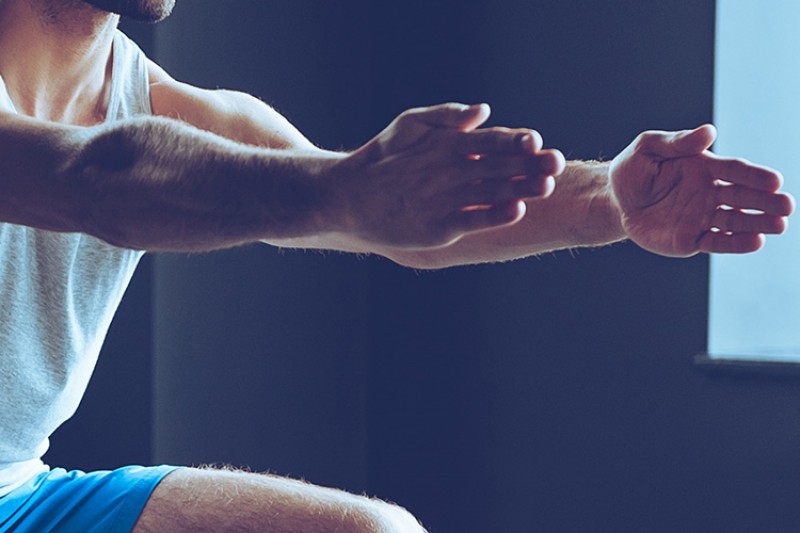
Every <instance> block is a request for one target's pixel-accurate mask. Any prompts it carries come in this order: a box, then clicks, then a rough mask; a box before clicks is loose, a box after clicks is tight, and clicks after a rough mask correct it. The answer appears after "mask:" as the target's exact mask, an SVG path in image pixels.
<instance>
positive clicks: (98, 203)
mask: <svg viewBox="0 0 800 533" xmlns="http://www.w3.org/2000/svg"><path fill="white" fill-rule="evenodd" d="M0 136H1V137H2V138H0V141H2V142H3V143H4V144H5V149H4V151H5V150H6V149H9V148H10V147H16V151H12V150H9V151H8V152H7V153H8V156H7V157H12V156H13V159H14V164H12V165H6V168H5V169H4V175H3V176H2V177H0V186H2V189H3V195H2V197H0V220H4V221H7V222H14V223H19V224H24V225H30V226H35V227H39V228H42V229H49V230H54V231H74V232H84V233H88V234H91V235H94V236H96V237H99V238H101V239H103V240H106V241H108V242H110V243H112V244H115V245H118V246H123V247H129V248H139V249H147V250H187V251H202V250H211V249H216V248H224V247H229V246H233V245H236V244H239V243H243V242H250V241H255V240H258V239H264V238H284V237H297V236H302V235H309V234H316V233H318V232H319V231H320V229H321V228H322V227H328V228H329V229H333V228H334V227H335V224H333V223H332V222H331V221H330V220H327V219H326V220H322V219H323V218H324V214H323V213H324V211H325V208H324V207H323V206H324V205H326V203H328V202H329V199H328V198H326V197H325V196H326V195H327V194H328V192H326V191H328V190H329V189H328V188H325V187H321V186H320V184H319V183H318V177H319V175H320V173H321V171H322V170H324V169H327V168H329V167H331V166H333V165H334V164H335V163H336V162H337V161H338V160H340V159H341V158H342V157H343V156H341V155H339V154H334V153H330V152H323V151H313V152H302V153H300V152H297V153H295V152H291V153H290V152H285V151H283V152H281V151H270V150H265V149H261V148H253V147H246V146H244V145H240V144H237V143H233V142H231V141H227V140H224V139H222V138H219V137H217V136H214V135H211V134H207V133H205V132H201V131H199V130H195V129H194V128H191V127H188V126H186V125H184V124H181V123H179V122H176V121H170V120H163V119H153V118H144V119H137V120H135V121H130V122H121V123H117V124H114V125H110V126H104V127H101V128H89V129H81V128H70V127H61V126H56V125H52V124H42V123H37V122H35V121H29V120H24V119H20V120H19V124H16V125H15V127H13V128H2V133H0Z"/></svg>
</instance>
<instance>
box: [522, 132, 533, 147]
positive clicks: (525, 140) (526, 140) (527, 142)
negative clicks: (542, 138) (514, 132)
mask: <svg viewBox="0 0 800 533" xmlns="http://www.w3.org/2000/svg"><path fill="white" fill-rule="evenodd" d="M519 145H520V146H521V147H522V148H531V149H532V148H533V135H531V134H530V133H526V134H525V135H523V136H522V137H520V138H519Z"/></svg>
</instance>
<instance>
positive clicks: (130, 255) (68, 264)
mask: <svg viewBox="0 0 800 533" xmlns="http://www.w3.org/2000/svg"><path fill="white" fill-rule="evenodd" d="M0 109H3V110H5V111H12V112H16V110H15V109H14V105H13V103H12V102H11V99H10V98H9V96H8V91H7V90H6V88H5V84H4V83H3V81H2V78H0ZM150 113H151V109H150V93H149V83H148V77H147V65H146V61H145V57H144V54H143V53H142V52H141V50H139V48H138V47H137V46H136V45H135V44H134V43H133V42H132V41H131V40H129V39H128V38H127V37H126V36H124V35H123V34H122V33H120V32H117V33H116V35H115V36H114V44H113V59H112V74H111V90H110V97H109V103H108V113H107V116H106V122H108V121H113V120H119V119H122V118H126V117H130V116H134V115H141V114H150ZM141 256H142V252H138V251H132V250H124V249H121V248H116V247H113V246H111V245H109V244H106V243H104V242H102V241H100V240H98V239H95V238H94V237H90V236H88V235H83V234H79V233H55V232H49V231H43V230H38V229H33V228H29V227H25V226H18V225H15V224H6V223H0V496H2V495H5V494H7V493H9V492H11V491H12V490H13V489H15V488H16V487H18V486H19V485H21V484H23V483H24V482H25V481H27V480H28V479H30V478H31V477H32V476H34V475H36V474H38V473H39V472H42V471H45V470H47V468H48V467H47V466H45V465H44V464H43V463H42V459H41V457H42V455H43V454H44V453H45V452H46V451H47V448H48V446H49V440H48V438H49V436H50V435H51V434H52V433H53V431H55V430H56V428H58V426H60V425H61V424H62V423H63V422H64V421H65V420H67V419H68V418H69V417H71V416H72V414H73V413H74V412H75V410H76V409H77V407H78V404H79V403H80V400H81V397H82V396H83V393H84V392H85V390H86V385H87V384H88V382H89V377H90V376H91V374H92V371H93V370H94V366H95V363H96V361H97V356H98V354H99V353H100V347H101V345H102V343H103V340H104V338H105V335H106V332H107V330H108V327H109V325H110V324H111V318H112V317H113V315H114V312H115V310H116V308H117V306H118V305H119V302H120V299H121V298H122V294H123V292H124V291H125V288H126V287H127V285H128V282H129V281H130V279H131V276H132V275H133V271H134V269H135V268H136V264H137V263H138V261H139V259H140V258H141Z"/></svg>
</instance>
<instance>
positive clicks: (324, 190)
mask: <svg viewBox="0 0 800 533" xmlns="http://www.w3.org/2000/svg"><path fill="white" fill-rule="evenodd" d="M346 157H347V156H346V154H339V153H336V152H329V151H325V150H309V151H294V150H293V151H283V152H277V153H276V152H274V151H270V153H263V151H262V153H260V154H258V156H257V158H256V161H257V163H256V164H257V166H258V167H259V171H260V172H259V174H260V175H261V176H262V178H263V177H264V176H266V179H262V185H261V187H260V190H261V195H260V196H261V198H262V201H261V209H260V211H261V213H262V215H263V222H262V225H263V226H264V227H265V229H266V231H267V232H268V233H269V237H267V238H275V237H277V238H297V237H308V236H312V235H320V234H322V233H328V232H333V231H337V230H339V228H341V227H342V226H343V225H344V224H345V222H344V221H343V220H342V219H343V218H344V217H343V215H342V212H341V211H342V206H341V198H340V197H341V193H340V191H339V190H338V186H337V184H338V182H339V181H340V180H341V178H340V177H341V176H342V175H343V171H342V170H341V168H340V167H341V165H342V162H343V161H344V159H345V158H346Z"/></svg>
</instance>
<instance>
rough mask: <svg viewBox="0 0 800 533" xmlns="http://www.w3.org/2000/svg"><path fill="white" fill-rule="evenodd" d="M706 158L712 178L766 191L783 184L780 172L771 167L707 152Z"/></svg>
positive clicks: (774, 189)
mask: <svg viewBox="0 0 800 533" xmlns="http://www.w3.org/2000/svg"><path fill="white" fill-rule="evenodd" d="M708 158H709V159H708V171H709V173H710V174H711V177H712V178H714V179H717V180H722V181H727V182H729V183H736V184H739V185H746V186H747V187H750V188H752V189H758V190H760V191H768V192H775V191H777V190H778V189H780V188H781V186H782V185H783V176H782V175H781V173H780V172H778V171H776V170H773V169H771V168H768V167H763V166H760V165H754V164H753V163H751V162H749V161H747V160H745V159H731V158H727V157H719V156H716V155H714V154H709V155H708Z"/></svg>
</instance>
